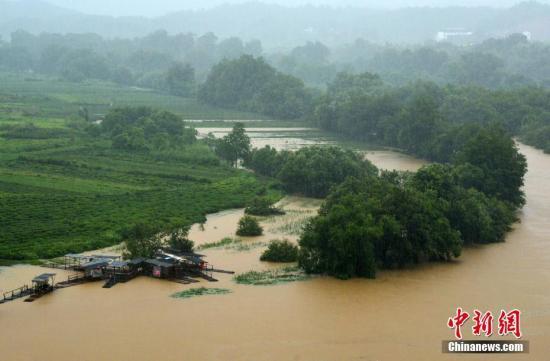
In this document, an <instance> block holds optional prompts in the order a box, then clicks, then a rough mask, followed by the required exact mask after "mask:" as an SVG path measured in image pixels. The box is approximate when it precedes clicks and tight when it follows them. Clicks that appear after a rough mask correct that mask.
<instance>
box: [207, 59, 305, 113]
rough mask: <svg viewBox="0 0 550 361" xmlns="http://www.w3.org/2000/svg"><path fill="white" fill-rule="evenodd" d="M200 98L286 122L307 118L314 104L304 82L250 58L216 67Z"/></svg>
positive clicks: (224, 62) (210, 102) (259, 60)
mask: <svg viewBox="0 0 550 361" xmlns="http://www.w3.org/2000/svg"><path fill="white" fill-rule="evenodd" d="M199 99H201V100H202V101H203V102H205V103H209V104H212V105H216V106H220V107H226V108H233V109H239V110H246V111H253V112H258V113H263V114H266V115H269V116H274V117H278V118H282V119H295V118H299V117H301V116H303V115H304V114H305V112H306V111H307V110H308V109H309V106H310V103H311V99H310V96H309V94H308V92H307V91H306V89H305V87H304V84H303V82H301V81H300V80H298V79H295V78H293V77H291V76H288V75H284V74H281V73H279V72H277V71H276V70H275V69H274V68H272V67H271V66H270V65H268V64H267V63H266V62H265V61H264V60H263V59H262V58H254V57H252V56H249V55H245V56H242V57H240V58H239V59H235V60H224V61H222V62H221V63H219V64H217V65H216V66H214V67H213V68H212V71H211V72H210V74H209V75H208V78H207V80H206V82H205V83H204V84H203V85H202V86H201V88H200V90H199Z"/></svg>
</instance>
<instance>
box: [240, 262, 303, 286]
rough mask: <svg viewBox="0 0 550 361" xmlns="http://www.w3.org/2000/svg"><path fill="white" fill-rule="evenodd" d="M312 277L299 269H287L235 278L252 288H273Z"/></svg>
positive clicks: (244, 274)
mask: <svg viewBox="0 0 550 361" xmlns="http://www.w3.org/2000/svg"><path fill="white" fill-rule="evenodd" d="M309 277H310V276H308V275H306V274H305V273H303V272H302V271H301V270H300V269H299V268H298V267H296V266H293V267H285V268H280V269H277V270H271V271H249V272H246V273H241V274H239V275H237V276H235V277H234V278H233V280H234V281H235V282H236V283H239V284H243V285H252V286H271V285H276V284H281V283H289V282H296V281H303V280H306V279H308V278H309Z"/></svg>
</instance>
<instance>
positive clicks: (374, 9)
mask: <svg viewBox="0 0 550 361" xmlns="http://www.w3.org/2000/svg"><path fill="white" fill-rule="evenodd" d="M49 1H50V2H55V3H56V5H53V4H50V3H47V2H44V1H40V0H21V1H13V0H0V8H1V9H2V12H0V34H2V35H3V36H4V38H8V37H9V34H10V33H11V32H13V31H15V30H18V29H23V30H26V31H29V32H31V33H40V32H50V33H88V32H94V33H98V34H100V35H102V36H107V37H135V36H142V35H145V34H147V33H150V32H153V31H155V30H158V29H165V30H166V31H168V32H169V33H179V32H183V33H189V32H191V33H195V34H203V33H206V32H214V33H215V34H216V35H217V36H218V37H230V36H238V37H241V38H243V39H253V38H257V39H260V40H262V42H263V43H264V45H265V46H266V47H290V46H295V45H297V44H301V43H304V42H306V41H315V40H320V41H322V42H325V43H326V44H328V45H330V44H335V43H341V42H352V41H354V40H355V39H357V38H364V39H367V40H369V41H372V42H379V43H384V42H392V43H422V42H426V41H433V40H434V39H435V36H436V34H437V32H439V31H444V30H446V29H463V30H466V31H471V32H473V33H474V34H475V39H476V40H481V39H484V38H488V37H495V36H503V35H506V34H509V33H512V32H525V31H528V32H530V33H531V34H532V38H533V39H534V40H546V39H550V5H547V4H543V3H542V2H528V3H521V4H518V5H515V6H513V7H511V8H503V7H471V5H472V4H473V3H476V4H485V5H503V4H508V5H512V4H514V3H516V1H498V2H497V1H475V2H474V1H466V0H465V1H437V2H436V1H428V0H425V1H420V0H417V1H406V0H402V1H394V2H389V3H391V6H390V5H388V4H386V6H384V7H386V8H385V9H383V8H382V4H383V3H386V2H382V1H367V2H364V1H356V0H348V1H344V2H340V1H339V2H335V1H323V0H319V1H315V2H314V3H315V4H317V5H322V6H312V5H303V6H299V5H296V4H297V2H295V1H293V2H291V1H287V0H279V1H277V3H280V4H282V5H279V4H267V3H257V2H246V3H242V2H241V1H233V2H235V4H225V5H219V3H221V2H222V1H217V0H209V1H201V2H198V1H194V2H183V3H181V2H176V1H169V0H159V1H156V2H155V3H154V7H155V9H156V10H155V12H153V11H152V10H151V12H148V10H147V9H149V8H151V7H152V6H153V5H151V2H150V1H142V0H139V1H136V0H133V1H130V0H121V1H117V2H116V6H115V5H113V4H111V5H108V4H109V2H107V1H105V0H94V1H91V0H90V1H87V0H82V1H79V2H78V4H79V5H78V6H76V5H75V4H74V3H75V2H73V1H68V0H49ZM223 2H224V3H227V2H228V1H223ZM305 2H306V1H304V3H305ZM291 3H292V4H293V5H294V6H284V5H285V4H286V5H288V4H291ZM336 3H337V4H338V5H339V6H338V7H334V8H331V7H327V6H326V5H327V4H336ZM71 4H72V5H71ZM86 4H88V5H86ZM94 4H95V5H94ZM359 4H362V5H364V6H366V5H368V6H370V7H371V8H365V7H362V8H354V7H349V6H342V5H350V6H351V5H355V6H356V5H359ZM445 4H446V5H451V4H454V5H461V6H455V7H443V5H445ZM58 5H59V6H58ZM61 5H64V6H71V7H73V8H77V9H78V10H81V11H86V12H88V13H91V12H96V13H109V14H115V15H130V14H131V13H134V14H140V15H146V14H147V15H152V14H155V15H158V13H162V12H166V11H171V10H174V9H177V8H182V7H184V8H186V10H181V11H177V12H171V13H169V14H167V15H163V16H156V17H142V16H141V17H138V16H124V17H113V16H107V15H90V14H86V13H84V12H81V11H80V12H77V11H76V10H69V9H66V8H64V7H62V6H61ZM398 5H399V6H408V5H409V6H410V5H419V6H420V5H438V6H437V7H410V8H400V9H387V7H392V8H393V7H395V6H398ZM199 7H208V8H207V9H202V10H197V9H198V8H199ZM95 9H97V10H98V11H94V10H95ZM124 9H131V12H130V10H128V12H123V10H124ZM289 19H292V21H289Z"/></svg>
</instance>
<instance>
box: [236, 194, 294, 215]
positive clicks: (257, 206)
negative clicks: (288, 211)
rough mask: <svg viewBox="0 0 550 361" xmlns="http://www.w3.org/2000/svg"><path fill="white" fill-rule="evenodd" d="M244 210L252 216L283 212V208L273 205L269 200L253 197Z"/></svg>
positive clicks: (280, 213)
mask: <svg viewBox="0 0 550 361" xmlns="http://www.w3.org/2000/svg"><path fill="white" fill-rule="evenodd" d="M244 212H245V213H246V214H250V215H252V216H275V215H283V214H285V212H284V211H283V210H281V209H279V208H276V207H273V205H272V204H271V201H270V200H269V199H266V198H254V200H253V201H252V203H251V204H250V205H249V206H248V207H246V209H245V211H244Z"/></svg>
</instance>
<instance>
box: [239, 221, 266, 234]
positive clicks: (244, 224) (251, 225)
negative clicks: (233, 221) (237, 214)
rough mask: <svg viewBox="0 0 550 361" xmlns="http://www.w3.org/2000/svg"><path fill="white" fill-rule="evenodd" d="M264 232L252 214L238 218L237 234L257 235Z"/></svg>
mask: <svg viewBox="0 0 550 361" xmlns="http://www.w3.org/2000/svg"><path fill="white" fill-rule="evenodd" d="M263 233H264V230H263V228H262V226H260V223H259V222H258V220H257V219H256V218H254V217H252V216H244V217H242V218H241V219H240V220H239V227H238V228H237V236H242V237H257V236H261V235H262V234H263Z"/></svg>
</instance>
